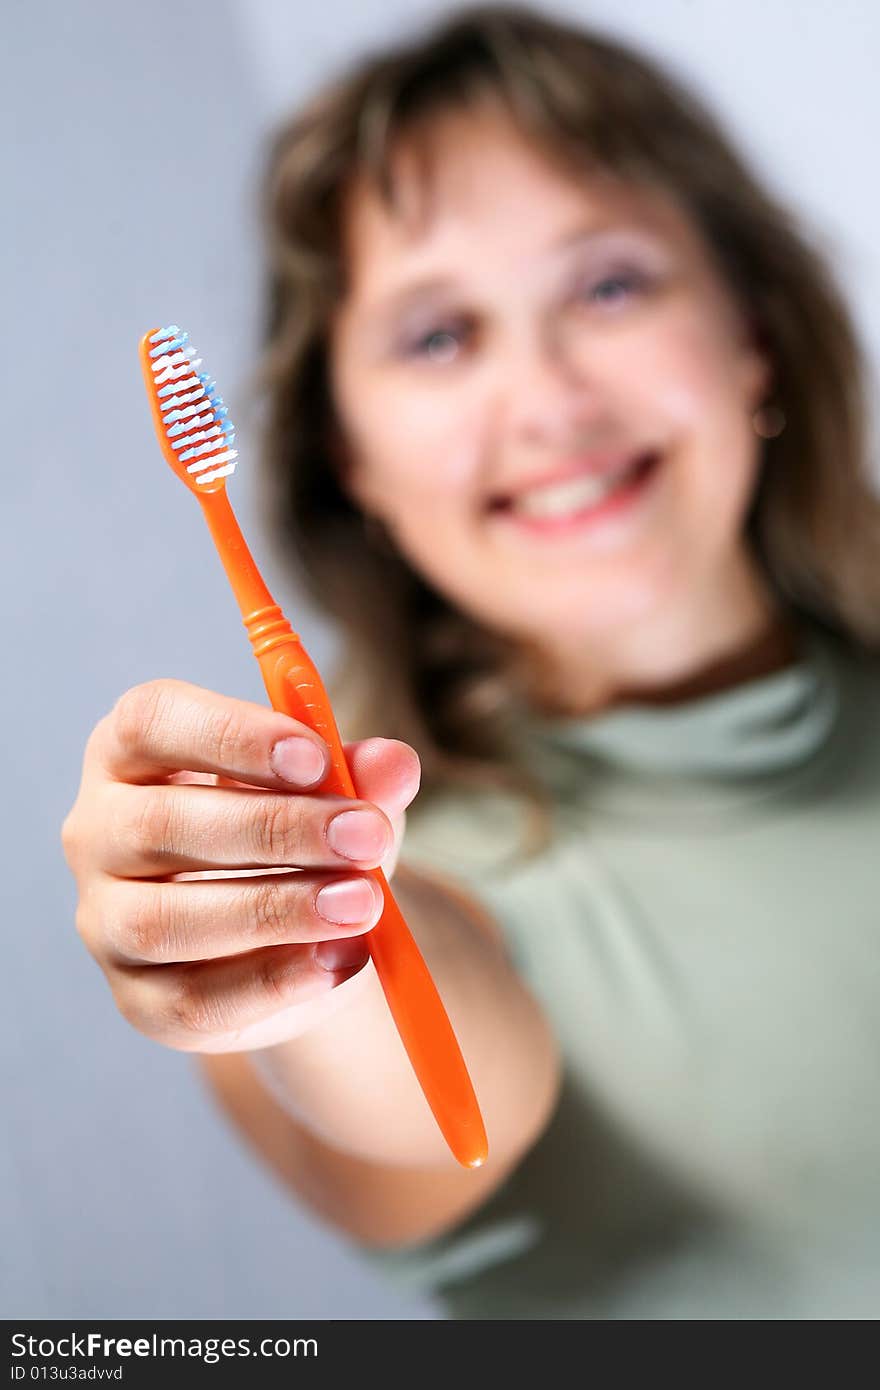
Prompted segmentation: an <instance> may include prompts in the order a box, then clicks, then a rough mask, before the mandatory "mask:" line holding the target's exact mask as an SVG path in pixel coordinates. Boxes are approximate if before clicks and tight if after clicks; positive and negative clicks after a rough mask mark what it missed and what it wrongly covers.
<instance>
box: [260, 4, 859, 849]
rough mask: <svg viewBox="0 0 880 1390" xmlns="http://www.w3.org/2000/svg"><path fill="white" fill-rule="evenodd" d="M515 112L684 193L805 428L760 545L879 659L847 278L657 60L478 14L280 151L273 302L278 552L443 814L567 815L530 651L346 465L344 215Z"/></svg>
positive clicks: (270, 355)
mask: <svg viewBox="0 0 880 1390" xmlns="http://www.w3.org/2000/svg"><path fill="white" fill-rule="evenodd" d="M487 97H488V98H490V99H494V100H496V101H500V102H502V103H503V105H504V109H505V110H506V111H507V112H508V113H509V115H510V117H511V118H512V120H513V121H514V122H515V123H517V126H518V128H519V129H521V130H522V131H523V132H525V133H526V134H527V135H528V136H529V137H530V138H531V139H533V140H537V141H538V142H540V147H541V148H542V149H543V150H545V151H546V153H547V155H548V156H549V157H550V158H551V159H553V160H555V161H557V162H558V161H560V160H561V161H562V164H563V166H564V167H565V168H566V169H567V170H569V171H570V172H571V173H572V174H573V175H574V176H577V175H578V174H579V173H580V174H581V175H583V174H584V173H585V172H586V171H588V170H589V171H595V170H596V168H597V167H598V168H600V169H603V170H608V171H610V172H611V173H613V174H615V175H617V176H618V177H621V178H623V179H625V180H628V181H631V182H632V183H633V184H635V185H639V186H641V187H645V188H648V189H650V188H652V187H653V188H655V189H658V188H659V189H660V190H662V191H663V192H665V193H667V194H668V193H671V194H672V195H674V196H675V197H676V198H677V199H678V200H679V203H680V205H682V206H683V207H684V209H685V211H686V212H688V213H689V214H690V216H691V218H692V219H693V221H694V223H695V225H696V227H697V229H698V230H699V231H700V232H701V233H702V235H703V237H704V239H705V241H706V243H707V244H708V245H709V247H710V248H711V249H712V250H714V253H715V257H716V263H717V264H718V265H719V267H720V269H721V271H722V273H723V275H724V276H725V278H726V280H727V283H728V285H729V287H730V289H732V291H733V293H734V294H735V296H736V297H737V298H738V301H739V303H740V304H741V305H742V306H743V307H744V308H745V309H746V311H747V312H748V314H749V315H750V317H751V320H752V322H753V323H754V324H755V325H756V326H757V327H758V331H759V333H760V336H761V341H762V343H763V346H764V347H765V349H766V350H767V351H768V352H769V354H770V356H771V358H772V361H773V365H774V369H775V387H774V392H775V399H776V401H777V402H778V404H780V405H781V406H782V408H783V409H784V412H785V416H786V422H787V423H786V428H785V429H784V431H783V432H782V434H780V435H779V436H778V437H776V438H772V439H768V440H765V441H764V442H763V444H762V448H763V450H764V456H763V459H762V466H761V471H760V474H759V479H758V483H757V486H756V491H755V495H754V497H753V500H752V505H751V508H750V512H749V515H748V519H747V538H748V541H749V542H750V544H751V545H752V547H753V551H754V554H755V556H756V557H757V559H758V561H759V563H760V565H761V567H762V569H763V572H764V574H765V576H766V578H767V580H768V581H769V584H770V587H771V589H772V590H773V591H774V593H775V594H776V595H777V597H778V598H779V599H780V600H781V601H782V602H783V604H784V605H785V607H786V608H787V609H788V610H789V611H791V610H794V611H796V612H797V613H799V614H802V615H804V616H806V617H808V618H810V619H811V620H813V621H814V622H818V623H819V624H820V625H822V626H824V627H825V628H826V629H828V630H831V631H833V632H835V633H836V634H838V635H839V636H840V637H842V638H843V639H845V641H846V642H847V643H848V644H850V645H851V646H853V647H858V648H860V649H863V650H864V649H870V650H872V651H873V650H877V649H878V647H880V563H878V561H880V499H878V497H877V496H876V494H875V492H874V490H873V487H872V482H871V475H870V469H869V465H868V452H869V427H870V422H869V417H868V394H869V387H868V371H867V359H866V354H865V353H864V350H863V348H862V347H861V344H860V343H859V341H858V337H857V333H856V331H855V328H854V325H853V321H852V319H851V316H850V313H849V312H848V309H847V306H846V304H845V302H844V299H843V296H842V293H841V291H840V289H839V288H838V287H837V285H836V284H835V282H834V279H833V276H832V274H831V272H830V270H829V268H828V264H827V263H826V259H825V256H824V254H823V253H822V252H821V250H820V249H819V248H818V247H817V245H816V244H813V243H812V242H811V240H810V239H809V238H808V236H807V234H806V233H805V232H804V230H803V229H802V228H800V227H799V226H798V225H796V223H795V220H794V218H793V216H792V214H791V213H790V211H788V210H787V209H786V208H784V207H783V206H782V205H781V204H780V203H779V202H778V201H776V199H775V198H774V197H773V196H772V195H771V194H770V193H769V192H768V191H767V190H766V189H765V188H764V187H762V186H761V184H760V182H759V181H758V179H757V178H756V176H755V174H754V173H753V172H752V171H751V170H750V169H749V168H748V167H747V165H746V164H745V162H744V161H743V159H742V158H741V156H740V155H739V154H738V153H737V152H735V150H734V149H733V148H732V147H731V143H730V141H729V139H728V137H727V135H726V134H725V133H724V132H723V130H722V129H721V128H720V126H719V124H718V122H717V120H716V118H715V117H714V116H713V115H712V114H711V112H710V111H709V110H707V108H706V106H705V105H704V104H703V103H702V101H701V99H699V98H698V97H697V96H696V95H695V94H694V93H693V92H691V91H689V90H688V89H687V88H686V87H684V86H683V85H682V83H681V82H680V81H679V80H678V78H677V77H673V75H672V74H671V73H670V72H669V71H667V70H664V68H663V67H662V66H661V65H659V64H658V62H657V61H656V60H654V59H651V60H649V59H647V58H646V57H645V56H643V55H640V54H638V53H636V52H634V51H633V50H632V49H630V48H628V47H626V46H624V45H623V44H621V43H619V42H616V41H614V40H613V39H611V38H610V37H609V36H607V35H602V34H599V33H596V32H593V31H587V30H585V29H584V28H582V27H573V26H572V25H570V24H569V23H567V22H564V21H562V20H561V19H559V20H557V19H554V18H551V17H548V16H547V15H546V14H537V13H535V12H533V11H531V10H529V9H528V8H523V7H519V6H490V7H477V8H467V9H464V10H459V11H457V12H455V13H454V14H453V15H451V16H447V17H446V18H445V19H444V20H443V21H441V22H440V23H439V24H435V25H434V26H433V27H432V28H430V29H429V30H428V31H427V32H422V33H421V34H419V35H418V36H417V37H415V38H413V37H410V39H409V40H408V41H406V42H404V43H402V44H400V45H399V46H397V47H394V48H385V49H383V50H382V51H380V52H378V53H374V54H369V55H367V56H366V57H364V58H363V59H362V60H361V61H359V62H358V63H357V64H356V65H355V66H353V67H352V68H351V69H350V70H348V71H346V72H344V73H342V75H340V76H337V77H336V78H335V80H332V81H331V82H330V83H329V84H327V85H326V86H324V87H323V88H322V89H321V90H320V91H318V92H317V93H316V94H315V95H313V96H312V97H311V99H310V100H308V102H307V103H306V104H305V106H303V107H302V108H301V109H300V110H299V111H297V112H296V113H295V114H294V115H293V117H292V118H291V119H289V120H288V121H287V122H286V123H285V124H284V125H283V126H282V127H281V128H280V129H278V130H277V132H276V133H275V135H274V138H273V139H272V141H271V144H270V148H269V150H268V160H267V165H266V169H265V176H264V184H263V210H264V215H265V225H266V230H267V258H268V295H267V310H268V313H267V322H266V328H265V354H264V357H263V360H262V363H261V365H260V368H259V369H258V373H257V377H256V383H255V385H256V390H257V392H258V393H260V395H261V397H262V400H263V403H264V405H265V410H264V412H263V423H262V426H261V429H262V461H261V472H260V506H261V514H262V516H263V519H264V521H265V524H266V528H267V532H268V536H269V540H270V543H271V544H272V546H273V549H275V550H276V551H277V553H278V555H279V556H280V557H281V558H282V560H283V562H284V564H285V565H286V566H288V567H289V569H290V571H291V573H292V575H294V576H295V577H296V579H297V580H298V581H299V584H300V585H301V586H302V588H303V589H304V590H305V592H306V594H307V595H308V597H309V598H310V599H311V600H312V601H313V602H314V604H315V605H316V607H317V608H318V609H319V610H321V611H323V612H324V613H326V614H327V615H328V616H329V617H330V618H331V619H334V620H335V621H336V623H337V624H338V626H339V628H340V629H341V637H342V655H341V660H340V662H339V664H338V666H337V668H336V669H335V671H334V672H333V674H332V676H331V677H330V678H329V679H328V686H329V689H330V693H331V696H332V698H333V701H334V706H335V708H336V710H337V715H338V718H339V723H340V729H341V731H342V734H343V737H344V738H347V739H352V738H362V737H368V736H372V735H383V736H385V737H393V738H400V739H403V740H405V741H406V742H407V743H410V744H411V745H412V746H413V747H414V748H415V749H416V750H417V751H418V753H419V756H420V758H421V760H422V789H421V792H420V796H419V800H420V802H422V804H424V803H425V799H426V798H429V797H430V796H431V793H432V791H433V790H434V789H435V788H438V787H440V786H441V785H446V786H447V787H448V786H450V785H455V786H456V787H457V788H458V789H460V790H461V791H464V789H465V788H466V787H468V786H469V787H486V786H505V787H506V788H508V789H510V790H512V791H514V792H517V793H519V794H522V795H523V796H524V797H525V804H526V806H527V808H528V809H529V810H530V811H532V812H533V813H536V821H535V820H533V822H532V826H533V830H535V829H537V832H538V841H539V843H545V842H546V836H547V833H548V828H549V824H550V821H549V817H548V814H547V813H548V811H549V810H550V806H551V803H550V798H549V797H548V794H547V789H546V788H545V787H544V785H543V783H541V782H539V781H537V780H536V779H535V776H534V775H533V774H532V773H531V772H528V771H527V770H526V769H525V768H524V767H521V766H520V765H519V764H518V761H517V757H516V747H515V740H514V739H513V738H512V737H511V733H510V724H509V720H508V718H507V717H506V716H507V715H508V714H509V713H510V710H511V708H512V702H513V701H514V700H515V697H516V689H517V687H516V680H515V678H514V675H513V672H514V669H515V660H514V653H513V651H512V649H511V647H510V646H509V645H508V639H506V638H502V637H500V636H499V635H498V634H496V633H494V632H491V631H489V630H486V629H485V628H483V627H481V626H480V625H479V624H478V623H477V622H475V620H474V619H473V618H472V617H470V616H469V615H468V614H466V613H464V612H461V611H459V610H458V609H456V608H455V607H454V606H453V605H451V604H450V602H449V601H448V600H447V599H446V598H445V597H444V596H443V595H441V594H439V593H437V592H436V591H435V590H434V589H433V588H432V587H431V586H430V585H429V584H428V583H426V581H425V579H424V578H423V577H422V575H421V574H419V573H417V572H415V571H414V570H413V569H412V568H411V566H410V565H409V564H408V563H407V561H406V560H404V558H403V557H402V556H401V555H400V554H399V553H398V552H397V550H396V549H395V547H394V545H393V543H392V542H391V541H390V538H389V537H388V535H387V533H385V532H384V530H383V531H381V532H379V533H377V530H376V527H375V526H374V525H372V524H365V518H364V516H363V514H362V512H361V511H360V510H359V508H358V507H357V506H356V505H355V504H354V503H353V502H352V500H351V499H350V497H349V496H348V495H347V493H346V492H345V491H343V489H342V487H341V485H340V481H339V471H338V468H337V466H336V463H335V459H336V458H337V457H338V455H337V454H336V452H335V451H336V449H337V448H338V447H339V439H340V436H339V425H338V421H337V419H336V417H335V415H334V409H333V401H332V399H331V396H330V391H329V386H328V382H329V373H328V360H327V354H328V324H329V322H330V318H331V315H332V313H333V309H334V306H335V305H337V304H338V303H339V302H340V299H341V297H343V296H344V295H345V292H346V268H345V265H344V260H343V245H344V237H343V226H342V222H343V215H344V199H345V194H346V192H347V190H348V189H349V187H350V184H351V181H352V178H353V176H354V175H355V174H356V173H361V174H363V173H366V174H367V175H368V177H369V178H370V179H372V180H374V181H375V186H376V187H377V189H378V190H379V191H380V193H381V196H382V198H383V200H384V202H385V206H386V207H388V208H394V207H396V194H395V184H394V179H393V176H392V160H393V153H394V150H395V146H396V142H397V141H398V140H399V138H400V137H402V136H404V135H406V136H407V137H410V138H411V137H413V136H416V137H417V136H418V131H419V129H420V128H421V129H424V126H425V123H426V121H429V120H430V118H431V117H432V116H433V115H435V114H439V113H445V112H447V111H449V110H450V109H458V110H462V109H465V110H466V109H472V108H473V106H474V104H475V103H477V102H482V101H484V100H485V99H486V98H487Z"/></svg>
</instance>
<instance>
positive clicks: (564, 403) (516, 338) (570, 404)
mask: <svg viewBox="0 0 880 1390" xmlns="http://www.w3.org/2000/svg"><path fill="white" fill-rule="evenodd" d="M498 370H499V380H498V383H497V393H498V396H497V398H498V402H499V413H500V422H501V423H502V425H503V427H504V428H505V430H506V432H507V433H508V437H509V438H510V439H511V440H514V441H516V442H518V443H520V444H532V445H544V446H545V447H551V448H554V447H555V448H560V449H565V448H570V447H573V441H576V440H578V439H583V438H584V437H586V436H588V435H590V434H591V433H592V432H593V431H594V430H596V429H598V427H599V425H600V423H601V421H600V417H601V416H602V414H603V411H604V405H603V399H602V395H601V391H600V389H599V385H598V382H597V381H596V380H595V379H594V376H593V374H592V372H591V371H590V370H589V369H588V368H587V367H585V365H584V362H583V360H582V358H581V359H580V360H579V361H578V363H577V365H576V366H575V364H574V363H573V362H572V361H571V358H570V355H569V354H567V353H566V351H565V349H564V345H563V343H562V341H561V339H560V336H559V335H558V334H557V333H556V332H554V330H553V327H552V326H551V325H539V326H537V327H536V326H530V327H528V328H523V329H521V330H520V331H519V332H518V333H517V334H515V335H513V334H512V335H511V337H510V339H509V341H508V343H507V344H506V347H505V350H504V351H503V352H502V353H501V354H500V358H499V364H498Z"/></svg>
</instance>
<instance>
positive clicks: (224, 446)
mask: <svg viewBox="0 0 880 1390" xmlns="http://www.w3.org/2000/svg"><path fill="white" fill-rule="evenodd" d="M140 358H141V367H142V368H143V373H144V381H145V383H146V387H147V395H148V396H149V399H150V408H151V410H152V412H153V424H154V425H155V427H156V434H157V435H158V437H159V443H160V444H161V446H162V452H163V454H164V455H165V458H166V460H167V462H168V463H170V465H171V467H172V468H173V469H174V472H175V473H176V474H177V476H178V478H180V480H181V482H183V483H186V486H187V487H188V488H189V490H190V492H194V493H196V494H199V493H203V492H219V491H220V489H221V488H224V487H225V486H226V478H227V477H228V476H229V474H230V473H233V472H234V471H235V460H236V459H237V457H238V454H237V453H236V451H235V450H234V449H233V448H231V447H230V446H231V444H232V442H233V440H234V439H235V432H234V429H233V425H232V421H231V420H230V419H229V411H228V409H227V408H226V406H225V405H224V404H223V397H222V396H221V395H220V394H219V393H218V391H217V384H216V382H215V381H214V380H213V378H211V377H209V376H208V375H207V373H206V372H200V371H199V367H200V366H201V361H202V359H201V358H200V357H198V356H197V354H196V349H195V348H194V347H193V346H192V344H191V343H190V341H189V334H187V333H183V332H182V331H181V330H180V329H179V328H178V327H177V325H176V324H171V325H170V326H169V327H168V328H154V329H151V330H150V332H149V333H145V334H144V336H143V338H141V345H140Z"/></svg>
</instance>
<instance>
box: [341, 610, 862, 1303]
mask: <svg viewBox="0 0 880 1390" xmlns="http://www.w3.org/2000/svg"><path fill="white" fill-rule="evenodd" d="M878 697H880V660H878V659H876V658H867V657H862V656H858V655H856V654H854V653H853V652H851V651H850V650H849V649H848V648H847V647H846V646H844V645H843V643H842V642H841V641H840V640H839V639H837V638H836V637H832V636H830V635H828V634H827V633H826V632H825V631H824V630H821V629H819V628H818V627H814V626H812V625H810V626H807V627H806V628H805V629H804V632H803V640H802V644H801V647H800V650H799V655H798V658H797V660H796V661H795V662H794V663H793V664H791V665H789V666H787V667H785V668H784V669H780V670H777V671H775V672H773V673H771V674H769V675H764V676H762V677H759V678H756V679H753V680H751V681H748V682H745V683H743V684H741V685H737V686H734V687H731V688H729V689H728V690H724V691H721V692H720V693H715V694H712V695H708V696H702V697H699V698H696V699H691V700H688V701H686V702H684V703H681V704H677V705H672V706H670V705H651V704H636V703H632V704H628V705H625V706H617V707H614V708H612V709H609V710H608V711H606V712H603V713H599V714H597V715H594V716H592V717H590V718H583V719H575V720H571V719H561V718H560V719H538V718H530V719H525V718H523V720H522V723H521V727H520V728H519V737H520V738H521V739H522V741H523V742H522V747H523V749H524V750H525V753H526V756H527V757H528V759H529V761H531V760H532V759H534V766H535V767H536V769H540V771H541V774H542V775H543V776H544V778H545V779H549V781H550V784H551V785H552V787H553V789H554V793H555V818H554V823H555V833H554V837H553V840H552V844H551V845H550V847H549V848H548V849H546V850H545V851H543V852H542V853H541V854H540V855H539V856H538V857H536V858H533V859H531V860H529V859H525V858H523V859H517V858H516V857H514V858H513V859H511V858H510V852H511V847H512V846H514V845H515V844H516V843H517V838H518V834H519V831H520V829H521V821H520V819H519V816H518V813H517V811H516V803H515V802H513V801H511V800H510V799H509V798H507V797H504V796H502V795H501V794H499V793H488V792H487V793H485V794H479V795H478V794H474V795H473V796H471V795H462V794H460V793H456V794H451V793H450V794H447V795H445V796H443V797H439V798H436V799H435V800H433V801H431V802H429V803H428V805H427V806H426V808H424V809H423V810H421V809H420V808H419V806H418V801H417V802H416V804H415V806H414V807H413V808H412V809H411V811H410V816H409V823H408V826H407V832H406V837H405V840H404V846H403V852H402V855H401V861H402V862H408V863H411V864H412V865H413V867H414V868H418V867H419V865H422V866H424V867H425V868H427V869H434V870H435V871H438V872H441V873H443V874H445V875H447V876H448V877H450V878H452V879H457V880H458V881H459V882H460V883H461V884H462V885H463V886H464V887H465V888H466V889H467V891H469V892H470V893H471V895H472V896H474V897H476V898H478V899H479V900H480V901H482V902H483V903H485V905H486V907H487V908H488V909H489V910H490V911H491V912H492V914H493V916H494V917H495V919H496V920H497V922H498V923H499V925H500V926H501V927H502V929H503V931H504V934H505V939H506V942H507V946H508V949H509V952H510V954H511V958H512V959H513V961H514V962H515V964H516V966H517V969H518V970H519V972H520V973H521V975H522V977H523V978H524V979H525V980H526V981H527V983H528V984H529V986H530V987H531V989H532V991H533V992H534V994H535V995H536V997H537V998H538V999H539V1001H540V1002H541V1004H542V1006H543V1008H544V1010H545V1013H546V1015H547V1017H548V1019H549V1020H550V1023H551V1025H552V1026H553V1028H554V1030H555V1032H556V1036H557V1038H558V1040H559V1044H560V1049H561V1053H562V1058H563V1068H564V1076H563V1085H562V1090H561V1094H560V1098H559V1103H558V1105H557V1108H556V1110H555V1113H554V1115H553V1118H552V1119H551V1121H550V1123H549V1125H548V1126H547V1128H546V1130H545V1131H544V1133H543V1135H542V1136H541V1138H540V1139H539V1140H538V1142H537V1143H536V1144H535V1145H534V1146H533V1148H532V1149H531V1150H530V1151H529V1153H528V1154H527V1155H526V1156H525V1158H524V1159H523V1160H522V1162H521V1163H520V1164H519V1166H518V1167H517V1169H516V1170H515V1171H514V1172H513V1173H512V1174H511V1175H510V1176H509V1177H508V1179H507V1180H506V1181H505V1182H504V1184H503V1185H502V1186H501V1187H500V1188H499V1189H497V1190H496V1192H495V1193H493V1195H492V1196H491V1197H490V1198H489V1200H488V1201H487V1202H486V1203H485V1204H484V1205H483V1206H481V1207H480V1208H479V1209H478V1210H477V1211H476V1212H474V1213H473V1214H471V1215H470V1216H469V1217H468V1218H467V1219H466V1220H465V1221H463V1222H462V1223H461V1224H460V1225H458V1226H457V1227H456V1228H455V1229H454V1230H453V1231H452V1232H450V1233H448V1234H447V1235H445V1236H443V1237H441V1238H438V1239H436V1240H432V1241H430V1242H426V1243H422V1244H420V1245H416V1246H409V1247H406V1248H403V1249H397V1250H393V1251H375V1250H370V1249H366V1248H363V1247H360V1246H356V1249H357V1250H358V1252H359V1253H360V1254H361V1255H362V1256H363V1258H364V1259H365V1260H369V1261H370V1262H371V1263H372V1264H373V1265H374V1266H375V1267H377V1268H379V1269H381V1270H383V1271H384V1273H385V1274H386V1275H387V1276H388V1277H389V1278H390V1279H392V1280H393V1281H394V1282H395V1283H397V1284H398V1285H399V1286H400V1287H402V1288H404V1289H408V1290H411V1291H413V1292H419V1293H432V1294H434V1295H435V1296H436V1298H437V1300H438V1302H439V1306H440V1309H441V1311H442V1312H443V1313H444V1314H445V1315H446V1316H449V1317H453V1318H492V1317H494V1318H512V1317H520V1318H641V1317H645V1318H737V1317H739V1318H804V1317H808V1318H829V1317H831V1318H835V1317H844V1318H849V1317H866V1318H873V1317H876V1316H877V1313H878V1309H880V723H878V712H880V699H878ZM511 1084H512V1085H515V1084H516V1079H515V1077H514V1078H511Z"/></svg>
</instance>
